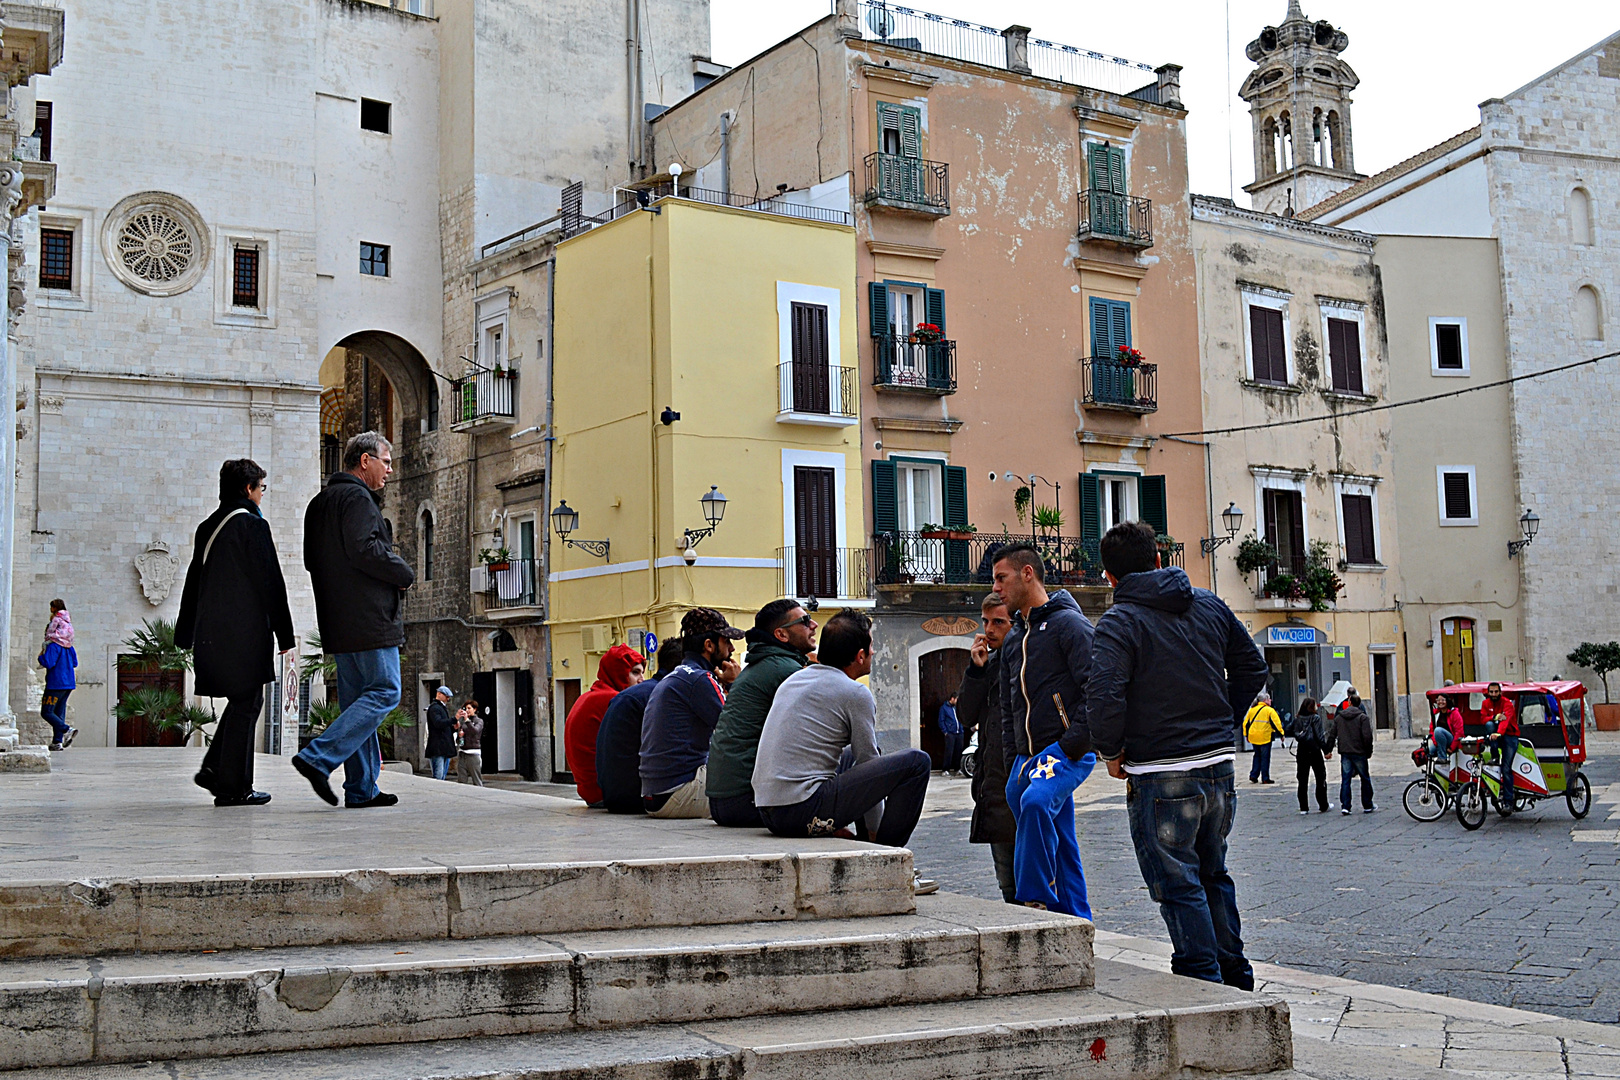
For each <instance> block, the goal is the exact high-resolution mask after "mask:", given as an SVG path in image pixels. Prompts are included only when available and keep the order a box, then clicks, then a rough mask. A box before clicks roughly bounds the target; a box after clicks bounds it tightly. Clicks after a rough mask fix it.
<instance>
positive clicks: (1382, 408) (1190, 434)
mask: <svg viewBox="0 0 1620 1080" xmlns="http://www.w3.org/2000/svg"><path fill="white" fill-rule="evenodd" d="M1616 356H1620V350H1617V351H1615V352H1608V353H1604V354H1603V355H1602V356H1593V357H1591V358H1589V359H1586V360H1576V361H1574V362H1573V363H1569V364H1559V365H1558V366H1557V367H1550V368H1543V369H1542V370H1540V371H1531V372H1527V373H1526V374H1524V375H1514V376H1512V377H1511V378H1507V379H1497V380H1496V381H1495V382H1488V383H1480V384H1479V385H1478V386H1467V387H1464V388H1463V389H1461V390H1452V391H1450V392H1449V393H1445V394H1428V395H1426V396H1424V397H1417V398H1408V399H1407V400H1405V401H1390V402H1385V403H1384V404H1382V405H1369V406H1367V407H1366V408H1364V409H1350V410H1348V411H1347V412H1339V413H1323V414H1322V415H1320V416H1300V417H1295V418H1294V419H1292V420H1273V421H1271V422H1269V423H1265V424H1243V425H1241V426H1238V427H1226V428H1204V429H1203V430H1201V431H1177V432H1173V433H1171V434H1168V435H1162V436H1160V438H1165V439H1191V438H1194V437H1196V436H1199V435H1237V434H1241V433H1242V432H1245V431H1268V430H1270V429H1272V428H1284V427H1297V426H1298V425H1300V424H1319V423H1321V422H1322V421H1324V420H1345V419H1349V418H1350V417H1354V416H1365V415H1366V414H1367V413H1375V412H1387V411H1389V410H1390V409H1401V408H1405V407H1406V406H1408V405H1423V404H1425V403H1427V402H1430V401H1443V400H1445V399H1446V398H1454V397H1462V396H1463V395H1464V394H1476V393H1478V392H1479V391H1481V390H1493V389H1495V388H1496V387H1498V386H1511V385H1512V384H1513V383H1517V382H1524V381H1526V380H1528V379H1539V378H1541V377H1542V376H1544V375H1556V374H1558V373H1559V372H1561V371H1573V370H1574V369H1575V368H1580V367H1587V366H1588V365H1591V364H1595V363H1597V362H1598V361H1600V360H1611V359H1613V358H1614V357H1616Z"/></svg>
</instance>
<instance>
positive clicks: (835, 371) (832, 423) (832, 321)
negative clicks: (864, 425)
mask: <svg viewBox="0 0 1620 1080" xmlns="http://www.w3.org/2000/svg"><path fill="white" fill-rule="evenodd" d="M843 301H844V294H843V291H842V290H840V289H835V288H828V287H827V286H825V285H803V284H800V283H799V282H796V281H778V282H777V283H776V363H777V369H776V370H777V371H778V372H780V371H781V370H782V367H781V365H783V364H790V363H792V362H793V305H794V304H795V303H799V304H816V305H818V306H820V307H824V308H826V309H827V381H828V386H827V393H828V395H829V400H831V401H837V400H838V397H839V393H838V375H839V372H840V370H842V368H843V366H844V341H843ZM778 392H779V393H780V387H778ZM855 397H856V402H855V411H856V413H857V415H855V416H828V415H825V414H823V413H804V412H795V411H794V410H792V409H782V410H780V411H779V412H777V414H776V422H777V423H778V424H808V425H810V426H812V427H854V426H855V425H857V424H859V423H860V422H861V419H860V416H859V415H858V414H859V412H860V404H859V401H860V389H859V387H858V386H857V388H856V391H855ZM777 400H778V403H780V401H781V398H780V397H778V399H777ZM789 535H792V534H791V533H790V534H789Z"/></svg>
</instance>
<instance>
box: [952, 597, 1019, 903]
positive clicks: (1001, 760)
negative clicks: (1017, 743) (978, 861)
mask: <svg viewBox="0 0 1620 1080" xmlns="http://www.w3.org/2000/svg"><path fill="white" fill-rule="evenodd" d="M982 611H983V615H984V633H982V634H980V635H979V636H978V637H976V638H974V639H973V648H972V649H971V650H970V651H969V652H968V660H969V661H971V662H970V663H969V664H968V669H967V671H966V672H964V673H963V675H962V686H961V689H959V690H957V692H956V713H957V717H958V718H959V719H960V720H961V721H962V730H963V731H970V730H972V729H974V728H977V729H978V732H979V763H978V766H977V767H976V768H975V769H974V770H973V783H972V785H971V789H972V792H973V823H972V824H971V825H969V826H968V843H970V844H989V845H990V859H991V861H992V862H994V863H995V866H996V884H997V885H999V886H1001V898H1002V899H1003V900H1005V901H1007V903H1009V904H1016V903H1018V886H1017V885H1016V884H1015V882H1014V880H1013V853H1014V841H1015V840H1016V839H1017V836H1018V828H1017V824H1018V823H1017V821H1016V820H1015V819H1014V818H1013V812H1012V809H1011V808H1010V807H1009V806H1008V805H1007V775H1008V771H1007V758H1006V755H1005V753H1004V752H1003V749H1002V746H1003V744H1002V729H1003V727H1005V724H1004V723H1003V721H1002V717H1001V646H1002V645H1003V644H1004V643H1005V642H1006V640H1007V634H1008V633H1009V632H1011V630H1012V617H1011V616H1010V615H1008V613H1007V601H1006V600H1004V599H1002V598H1001V596H1000V594H998V593H991V594H990V595H989V596H986V597H985V598H984V604H983V606H982Z"/></svg>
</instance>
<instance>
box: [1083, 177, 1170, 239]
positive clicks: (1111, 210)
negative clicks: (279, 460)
mask: <svg viewBox="0 0 1620 1080" xmlns="http://www.w3.org/2000/svg"><path fill="white" fill-rule="evenodd" d="M1080 239H1081V240H1109V241H1112V242H1113V243H1116V244H1120V245H1123V246H1124V247H1132V248H1149V247H1152V246H1153V203H1152V202H1150V201H1149V200H1147V199H1139V198H1137V197H1136V196H1135V195H1120V194H1117V193H1115V192H1112V191H1097V190H1096V189H1094V188H1087V189H1086V190H1085V191H1082V192H1081V193H1080Z"/></svg>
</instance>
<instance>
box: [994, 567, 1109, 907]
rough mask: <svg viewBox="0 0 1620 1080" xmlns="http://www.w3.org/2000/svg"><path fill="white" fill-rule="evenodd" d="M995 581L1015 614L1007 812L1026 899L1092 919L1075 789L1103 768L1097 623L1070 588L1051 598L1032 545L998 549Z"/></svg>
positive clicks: (1008, 664)
mask: <svg viewBox="0 0 1620 1080" xmlns="http://www.w3.org/2000/svg"><path fill="white" fill-rule="evenodd" d="M993 574H994V579H995V583H996V592H998V593H1000V594H1001V595H1002V596H1003V597H1005V598H1006V601H1007V609H1008V610H1009V611H1011V612H1012V613H1013V617H1012V629H1011V630H1010V631H1009V632H1008V634H1007V639H1006V641H1005V643H1004V644H1003V645H1002V650H1003V652H1002V656H1003V660H1002V663H1001V715H1002V717H1003V719H1004V721H1005V727H1004V728H1003V731H1004V734H1003V736H1002V749H1003V752H1004V753H1005V754H1006V756H1007V759H1008V762H1009V765H1010V768H1009V773H1010V775H1009V776H1008V779H1007V805H1008V806H1010V807H1011V808H1012V811H1013V815H1014V816H1015V817H1016V818H1017V820H1018V837H1017V840H1016V841H1015V846H1014V849H1013V876H1014V878H1015V880H1016V883H1017V886H1018V900H1019V902H1020V903H1023V904H1025V905H1027V906H1029V907H1038V908H1043V909H1046V910H1050V911H1061V912H1063V913H1065V914H1067V915H1078V916H1080V917H1082V918H1086V919H1089V918H1091V905H1090V903H1089V902H1088V901H1087V899H1086V875H1085V870H1084V868H1083V867H1082V866H1081V863H1080V841H1079V840H1078V839H1077V838H1076V837H1075V835H1074V791H1075V789H1076V788H1078V787H1079V786H1080V785H1081V784H1082V783H1083V782H1084V781H1085V779H1086V777H1088V776H1090V775H1091V770H1092V768H1093V767H1095V765H1096V764H1097V756H1096V755H1095V754H1093V753H1092V752H1091V733H1090V730H1089V729H1088V728H1087V727H1086V697H1085V687H1086V681H1087V679H1088V678H1089V677H1090V675H1091V633H1092V631H1091V622H1090V620H1088V619H1087V618H1086V617H1085V615H1083V614H1082V613H1081V611H1080V605H1079V604H1077V603H1076V602H1075V599H1074V597H1072V596H1070V595H1069V594H1068V592H1067V591H1065V590H1063V589H1059V590H1057V591H1056V592H1053V593H1050V594H1048V593H1047V591H1046V586H1045V584H1044V582H1045V575H1046V570H1045V565H1044V563H1043V560H1042V558H1041V553H1040V552H1039V551H1037V550H1035V548H1034V547H1032V546H1031V545H1029V544H1011V545H1008V546H1007V547H1003V548H1000V549H999V550H997V552H996V555H995V565H994V569H993Z"/></svg>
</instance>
